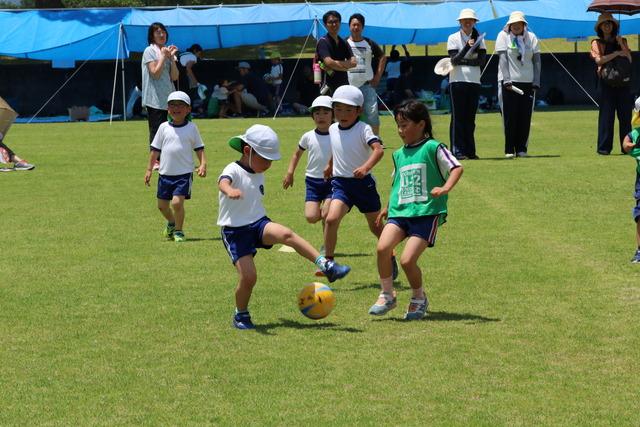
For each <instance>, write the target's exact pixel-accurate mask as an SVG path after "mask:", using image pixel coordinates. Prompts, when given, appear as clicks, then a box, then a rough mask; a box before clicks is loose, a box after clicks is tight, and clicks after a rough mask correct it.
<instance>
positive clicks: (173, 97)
mask: <svg viewBox="0 0 640 427" xmlns="http://www.w3.org/2000/svg"><path fill="white" fill-rule="evenodd" d="M171 101H182V102H184V103H185V104H187V105H191V98H189V95H187V94H186V93H184V92H182V91H181V90H176V91H175V92H171V93H170V94H169V97H168V98H167V104H168V103H170V102H171Z"/></svg>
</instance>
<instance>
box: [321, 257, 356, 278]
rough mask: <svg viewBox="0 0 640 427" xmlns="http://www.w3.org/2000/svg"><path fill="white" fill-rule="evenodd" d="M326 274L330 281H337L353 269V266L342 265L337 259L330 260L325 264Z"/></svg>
mask: <svg viewBox="0 0 640 427" xmlns="http://www.w3.org/2000/svg"><path fill="white" fill-rule="evenodd" d="M323 270H324V275H325V276H327V279H329V282H330V283H333V282H335V281H336V280H338V279H342V278H343V277H344V276H346V275H347V274H349V272H350V271H351V267H349V266H348V265H340V264H338V263H337V262H335V261H332V260H328V261H327V262H326V263H325V264H324V268H323Z"/></svg>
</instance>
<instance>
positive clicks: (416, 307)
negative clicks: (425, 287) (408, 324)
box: [404, 295, 429, 320]
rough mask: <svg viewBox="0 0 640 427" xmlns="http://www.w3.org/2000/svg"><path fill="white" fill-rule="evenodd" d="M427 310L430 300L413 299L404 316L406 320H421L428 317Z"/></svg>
mask: <svg viewBox="0 0 640 427" xmlns="http://www.w3.org/2000/svg"><path fill="white" fill-rule="evenodd" d="M427 308H429V299H428V298H427V296H426V295H425V296H424V299H417V298H411V300H410V301H409V307H407V312H406V313H405V314H404V320H420V319H422V318H423V317H424V316H426V315H427Z"/></svg>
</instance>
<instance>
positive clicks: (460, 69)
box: [447, 30, 487, 84]
mask: <svg viewBox="0 0 640 427" xmlns="http://www.w3.org/2000/svg"><path fill="white" fill-rule="evenodd" d="M469 38H470V37H469V36H468V35H466V34H465V33H464V32H463V31H462V30H460V31H457V32H455V33H453V34H451V35H450V36H449V39H448V40H447V50H448V51H449V50H457V51H458V52H461V51H462V49H464V47H465V46H466V45H467V43H468V42H469ZM478 49H485V50H486V49H487V46H486V45H485V43H484V40H481V41H480V44H479V45H478V47H476V49H475V51H474V52H473V53H472V54H471V55H469V56H468V57H467V59H476V58H478ZM481 74H482V70H481V69H480V67H479V66H477V65H454V67H453V70H452V71H451V73H450V74H449V82H450V83H454V82H467V83H477V84H480V75H481Z"/></svg>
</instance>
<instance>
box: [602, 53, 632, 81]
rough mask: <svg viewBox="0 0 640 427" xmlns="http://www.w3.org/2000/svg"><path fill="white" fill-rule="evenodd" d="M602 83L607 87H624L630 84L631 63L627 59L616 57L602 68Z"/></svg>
mask: <svg viewBox="0 0 640 427" xmlns="http://www.w3.org/2000/svg"><path fill="white" fill-rule="evenodd" d="M600 77H601V78H602V81H603V82H604V83H605V84H606V85H607V86H609V87H616V88H617V87H625V86H629V84H631V62H629V60H628V59H627V58H624V57H622V56H617V57H615V58H614V59H613V60H611V61H609V62H607V63H606V64H604V65H603V66H602V70H601V71H600Z"/></svg>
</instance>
